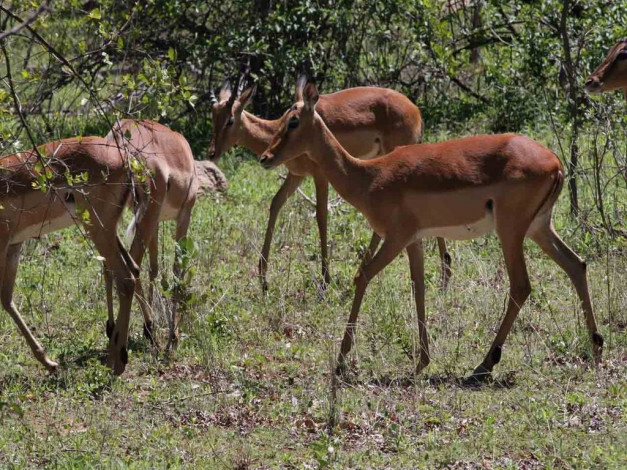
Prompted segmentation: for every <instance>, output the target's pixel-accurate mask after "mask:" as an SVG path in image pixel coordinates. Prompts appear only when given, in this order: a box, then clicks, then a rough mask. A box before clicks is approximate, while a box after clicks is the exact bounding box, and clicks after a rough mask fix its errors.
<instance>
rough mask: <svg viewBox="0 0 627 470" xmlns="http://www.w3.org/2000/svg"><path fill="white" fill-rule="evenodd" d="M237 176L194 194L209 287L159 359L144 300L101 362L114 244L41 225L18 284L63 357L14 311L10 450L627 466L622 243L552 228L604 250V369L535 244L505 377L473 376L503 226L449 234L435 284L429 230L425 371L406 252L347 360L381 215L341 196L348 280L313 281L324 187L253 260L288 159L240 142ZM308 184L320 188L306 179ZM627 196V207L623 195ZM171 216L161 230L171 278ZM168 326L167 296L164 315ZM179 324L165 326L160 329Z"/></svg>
mask: <svg viewBox="0 0 627 470" xmlns="http://www.w3.org/2000/svg"><path fill="white" fill-rule="evenodd" d="M223 163H224V167H225V169H226V172H227V174H228V176H229V178H230V189H229V193H228V195H226V196H222V197H220V198H219V200H215V199H205V200H202V201H200V202H199V203H198V205H197V207H196V211H195V214H194V218H193V223H192V227H191V229H190V235H191V236H192V237H193V238H194V240H195V241H196V243H197V245H198V250H199V254H198V256H197V259H196V262H195V269H196V272H195V276H194V278H193V281H192V285H191V290H192V293H193V294H194V296H193V298H192V301H191V304H190V307H189V312H188V313H187V314H186V315H185V317H184V318H183V320H182V332H183V338H182V341H181V345H180V348H179V350H178V352H177V354H176V357H175V359H174V360H173V361H171V362H169V363H168V362H164V361H163V360H162V357H161V355H159V354H155V353H153V352H151V351H150V348H149V347H148V345H147V343H146V341H145V340H144V339H143V338H142V337H141V315H140V314H139V311H138V310H137V309H136V308H135V309H134V314H133V324H132V338H131V344H130V349H131V351H130V364H129V366H128V368H127V372H126V373H125V374H124V375H123V376H122V377H121V378H117V379H112V378H111V377H110V375H109V373H108V371H107V369H106V368H104V367H103V366H102V365H101V363H100V360H101V358H102V356H103V354H104V351H105V349H106V344H107V343H106V338H105V336H104V322H105V319H106V309H105V302H104V288H103V282H102V276H101V272H100V264H99V262H98V261H97V259H96V258H95V254H94V253H93V250H92V249H91V247H90V245H89V244H88V243H86V242H84V241H82V240H81V239H80V235H79V232H78V230H76V229H69V230H66V231H62V232H59V233H55V234H52V235H50V236H47V237H45V238H44V239H43V240H41V241H33V242H29V243H28V244H27V246H26V247H25V253H24V257H23V261H22V264H21V267H20V273H19V279H18V288H17V293H16V302H17V305H18V308H20V309H21V311H22V313H23V315H24V316H25V318H26V319H27V321H28V323H29V324H30V325H32V326H34V327H35V328H36V335H37V336H38V337H39V338H40V339H41V340H42V341H43V343H44V344H45V346H46V348H47V350H48V352H49V353H50V355H51V356H52V357H53V358H55V359H58V360H60V361H61V364H62V367H61V370H60V372H59V373H58V374H56V375H54V376H49V375H48V374H46V372H45V371H44V370H43V368H41V367H40V366H39V364H38V363H37V362H36V361H35V360H34V358H33V357H32V355H31V353H30V350H29V349H28V347H27V345H26V343H25V342H24V340H23V339H22V337H21V336H20V335H19V333H18V332H17V329H16V327H15V325H14V324H13V323H12V321H11V319H10V317H9V316H8V315H6V314H3V315H0V342H1V343H2V347H0V466H2V467H9V468H11V467H15V468H23V467H39V466H50V467H53V468H84V467H106V468H122V467H127V466H130V467H133V468H163V467H175V468H176V467H187V466H195V467H197V468H200V467H205V468H317V467H324V466H330V467H332V468H350V467H353V468H416V467H424V468H433V467H436V466H450V467H452V468H477V467H479V468H483V467H485V468H569V467H576V468H590V467H597V468H624V467H625V466H627V438H626V436H627V415H626V414H625V405H626V404H627V378H626V377H627V336H626V334H625V325H626V324H627V315H626V314H625V311H626V305H627V290H625V287H624V286H625V285H626V284H627V257H625V255H624V249H625V242H624V240H621V239H609V238H606V237H605V236H603V235H599V236H596V237H593V239H592V240H591V239H590V236H589V235H586V232H584V231H582V229H581V226H580V225H579V224H578V223H576V222H574V221H573V220H572V219H570V218H568V217H567V216H566V215H565V213H566V209H567V208H566V205H567V195H566V191H564V193H563V195H562V197H561V198H560V202H559V208H558V209H559V210H558V217H557V221H556V226H557V227H558V230H559V232H560V233H561V234H562V235H563V236H564V238H565V239H566V240H567V242H568V243H569V244H570V245H571V246H573V248H575V249H576V250H578V251H579V253H580V254H581V255H582V256H585V257H586V259H587V261H588V266H589V271H588V273H589V281H590V289H591V293H592V297H593V302H594V305H595V308H596V316H597V321H598V323H599V325H600V329H601V333H602V334H603V335H604V337H605V340H606V349H605V357H604V362H603V364H602V365H601V366H600V367H598V368H594V367H591V365H590V363H589V361H588V358H589V356H590V347H589V340H588V336H587V333H586V330H585V325H584V321H583V313H582V312H581V310H580V309H579V306H578V301H577V298H576V295H575V293H574V290H573V289H572V287H571V285H570V283H569V281H568V279H567V278H566V276H565V274H564V273H563V272H561V271H560V270H559V268H558V267H557V266H556V265H555V264H553V263H552V262H551V261H550V260H548V258H546V257H545V256H544V255H542V253H541V252H540V250H539V249H538V248H537V247H536V246H535V245H533V244H532V243H528V244H527V245H526V249H527V250H526V252H527V254H528V268H529V273H530V276H531V280H532V287H533V293H532V296H531V298H530V299H529V301H528V302H527V304H526V305H525V306H524V308H523V310H522V312H521V314H520V316H519V318H518V320H517V322H516V324H515V326H514V329H513V331H512V333H511V334H510V337H509V338H508V341H507V343H506V346H505V348H504V351H503V360H502V361H501V363H500V364H499V365H498V366H497V367H496V369H495V374H494V378H495V380H494V382H492V383H490V384H488V385H486V386H484V387H481V388H464V387H462V386H461V385H460V381H459V379H460V378H463V377H464V376H466V375H467V374H468V373H469V372H470V371H471V370H472V369H473V368H474V366H476V365H477V364H479V362H480V361H481V360H482V358H483V355H484V354H485V353H486V351H487V348H488V347H489V345H490V343H491V341H492V339H493V337H494V334H495V331H496V328H497V327H498V324H499V322H500V319H501V316H502V314H503V305H504V300H505V298H506V295H507V287H508V282H507V278H506V275H505V271H504V265H503V261H502V256H501V254H500V248H499V245H498V241H497V240H496V238H495V237H494V236H490V237H487V238H485V239H481V240H477V241H473V242H451V243H450V252H451V254H452V256H453V269H454V277H453V279H452V282H451V285H450V288H449V290H448V292H446V293H442V292H440V291H439V289H438V281H439V275H440V271H439V267H438V259H437V254H436V253H437V250H436V249H435V244H434V242H432V241H429V242H428V249H427V283H428V292H427V314H428V328H429V334H430V340H431V353H432V362H431V364H430V365H429V367H428V368H427V369H426V370H425V371H424V372H423V373H422V374H419V375H415V374H414V372H413V360H412V359H411V357H410V356H411V354H409V355H408V354H406V353H405V351H412V350H413V349H414V348H415V347H416V342H417V329H416V325H415V320H414V318H415V314H414V307H413V300H412V296H411V290H410V285H409V273H408V266H407V261H406V259H405V257H399V259H398V260H396V261H395V262H394V263H393V264H392V265H390V266H389V267H388V268H387V269H386V270H385V271H384V272H383V273H382V274H381V275H380V276H378V277H377V278H376V279H375V280H374V281H373V282H372V283H371V285H370V286H369V288H368V291H367V293H366V297H365V301H364V304H363V307H362V313H361V316H360V320H359V325H358V333H357V344H356V347H355V349H354V352H353V354H352V355H351V359H352V360H353V365H354V368H355V370H356V374H355V375H354V376H353V377H352V378H351V380H350V381H349V382H348V383H342V384H340V385H339V387H333V386H332V382H331V370H332V365H333V360H334V358H335V356H336V354H337V350H338V345H339V341H338V340H339V339H340V338H341V336H342V334H343V330H344V326H345V321H346V319H347V317H348V309H349V307H350V302H351V300H352V285H351V282H352V277H353V275H354V273H355V270H356V267H357V264H358V260H359V256H360V253H361V251H362V250H363V249H364V248H365V247H366V246H367V243H368V239H369V235H370V233H369V231H368V229H367V227H366V224H365V223H364V220H363V218H362V217H361V215H359V214H357V213H356V212H355V211H354V210H353V209H352V208H350V207H349V206H347V205H346V204H341V205H338V206H336V207H335V208H334V209H333V212H332V213H331V215H330V228H329V235H330V252H331V257H332V263H331V272H332V276H333V284H332V285H331V286H330V287H329V289H328V291H327V293H326V296H324V298H321V297H320V296H319V295H318V294H317V282H318V280H319V279H320V267H319V258H318V256H319V255H318V252H319V250H318V235H317V229H316V224H315V219H314V218H313V212H314V210H313V207H311V205H310V204H309V203H308V202H306V201H305V200H304V199H303V198H302V197H300V196H298V195H297V196H295V197H294V198H293V199H292V200H291V201H290V202H288V204H286V207H285V208H284V210H283V211H282V213H281V216H280V220H279V224H278V226H277V231H276V235H275V241H274V244H273V250H272V254H271V259H270V264H269V283H270V291H269V293H268V294H267V296H264V295H262V293H261V289H260V286H259V282H258V279H257V277H256V265H257V259H258V250H260V247H261V244H262V240H263V234H264V230H265V222H266V217H267V209H268V206H269V201H270V198H271V197H272V195H273V194H274V192H275V191H276V188H277V187H278V185H279V184H280V181H279V179H278V174H277V172H265V171H263V170H262V169H261V168H260V167H259V166H258V165H257V164H256V163H255V162H254V161H251V160H242V159H231V160H228V159H227V160H226V161H224V162H223ZM312 187H313V185H311V184H309V183H308V184H307V185H305V186H304V191H305V192H306V193H308V194H309V195H311V194H312V193H313V189H312ZM621 207H622V206H621ZM171 233H172V227H171V226H168V225H166V227H165V229H164V230H162V237H161V240H162V241H161V243H162V246H163V250H162V251H163V256H162V259H161V265H162V267H163V273H164V276H166V277H168V276H171V269H170V266H171V264H172V253H173V244H172V242H171V240H170V239H169V235H170V234H171ZM157 318H158V321H159V325H160V327H161V328H160V330H159V334H160V335H161V336H162V338H161V339H163V335H164V334H165V319H164V316H163V313H160V314H158V315H157ZM162 342H163V341H162Z"/></svg>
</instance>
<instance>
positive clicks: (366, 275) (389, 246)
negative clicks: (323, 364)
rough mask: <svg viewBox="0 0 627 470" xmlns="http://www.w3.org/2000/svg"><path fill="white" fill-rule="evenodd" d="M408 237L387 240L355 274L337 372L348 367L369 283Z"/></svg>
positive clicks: (401, 248) (404, 243)
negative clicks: (349, 355) (347, 358)
mask: <svg viewBox="0 0 627 470" xmlns="http://www.w3.org/2000/svg"><path fill="white" fill-rule="evenodd" d="M406 244H407V239H406V238H403V239H399V240H385V241H384V242H383V245H382V246H381V248H380V249H379V251H378V252H377V254H376V255H375V256H374V258H372V261H370V262H369V263H367V264H366V265H364V266H363V267H362V268H361V269H360V270H359V272H358V273H357V275H356V276H355V297H354V299H353V305H352V307H351V313H350V316H349V318H348V323H347V325H346V331H345V332H344V338H343V339H342V345H341V347H340V354H339V356H338V358H337V369H336V373H337V374H342V373H343V372H344V370H345V368H346V356H347V355H348V353H349V352H350V350H351V349H352V347H353V344H354V343H355V329H356V327H357V316H358V315H359V309H360V307H361V301H362V300H363V297H364V293H365V292H366V288H367V287H368V284H369V283H370V281H371V280H372V278H374V276H376V275H377V274H378V273H379V272H380V271H381V270H382V269H383V268H385V267H386V266H387V265H388V264H390V263H391V262H392V261H393V260H394V258H396V256H397V255H398V254H399V253H400V252H401V251H402V250H403V248H405V245H406Z"/></svg>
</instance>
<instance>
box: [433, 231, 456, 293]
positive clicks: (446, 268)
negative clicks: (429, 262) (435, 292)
mask: <svg viewBox="0 0 627 470" xmlns="http://www.w3.org/2000/svg"><path fill="white" fill-rule="evenodd" d="M437 240H438V251H439V252H440V264H441V266H442V278H441V282H440V286H441V288H442V290H443V291H445V290H446V289H447V288H448V283H449V281H450V280H451V276H452V275H453V272H452V271H451V255H450V254H449V253H448V251H446V241H444V238H440V237H438V239H437Z"/></svg>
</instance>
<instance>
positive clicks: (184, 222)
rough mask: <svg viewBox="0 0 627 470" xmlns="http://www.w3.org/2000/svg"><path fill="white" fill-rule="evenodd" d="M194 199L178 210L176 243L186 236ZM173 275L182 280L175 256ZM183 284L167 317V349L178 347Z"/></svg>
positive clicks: (180, 268) (175, 295)
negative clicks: (168, 328) (168, 332)
mask: <svg viewBox="0 0 627 470" xmlns="http://www.w3.org/2000/svg"><path fill="white" fill-rule="evenodd" d="M194 202H195V199H192V200H191V201H189V202H188V203H187V204H186V206H185V207H184V208H183V209H182V210H181V211H180V212H179V215H178V218H177V221H176V233H175V235H174V237H175V240H176V241H177V243H178V242H179V241H180V240H181V239H182V238H184V237H186V236H187V230H188V229H189V223H190V220H191V217H192V208H193V207H194ZM174 276H175V277H176V278H177V279H179V281H178V282H182V279H181V278H182V277H183V268H182V267H181V264H180V260H179V259H178V258H177V257H176V256H175V258H174ZM183 288H184V286H183V285H180V286H177V287H176V290H175V292H174V296H173V302H172V314H171V315H170V318H169V327H170V334H169V337H168V344H167V346H166V349H167V350H173V349H176V348H177V347H178V344H179V336H180V335H179V309H180V307H181V304H182V302H183V301H184V298H183V297H182V296H183V295H185V292H184V291H183V290H182V289H183Z"/></svg>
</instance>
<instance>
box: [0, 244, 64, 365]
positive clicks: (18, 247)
mask: <svg viewBox="0 0 627 470" xmlns="http://www.w3.org/2000/svg"><path fill="white" fill-rule="evenodd" d="M2 251H3V253H2V254H0V272H1V273H3V276H2V279H1V284H2V293H1V295H2V306H3V307H4V309H5V310H6V311H7V312H9V315H11V318H13V321H14V322H15V324H16V325H17V327H18V328H19V330H20V332H21V333H22V336H24V338H25V339H26V342H27V343H28V345H29V346H30V348H31V350H32V351H33V354H34V356H35V358H37V360H38V361H39V362H41V363H42V364H43V366H44V367H45V368H46V369H48V371H49V372H54V371H56V370H57V367H58V364H57V363H56V362H54V361H52V360H50V358H49V357H48V356H47V355H46V351H45V350H44V348H43V346H42V345H41V344H39V341H37V339H36V338H35V337H34V336H33V333H31V331H30V329H29V328H28V326H27V325H26V323H25V322H24V320H23V319H22V316H21V315H20V312H19V311H18V310H17V307H16V306H15V304H14V303H13V288H14V287H15V277H16V275H17V266H18V264H19V262H20V254H21V251H22V244H21V243H17V244H15V245H10V246H9V247H7V246H6V245H5V246H4V250H2Z"/></svg>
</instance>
